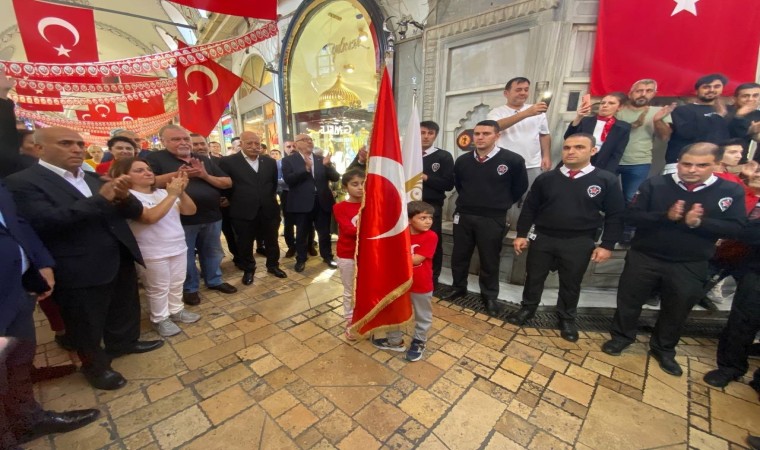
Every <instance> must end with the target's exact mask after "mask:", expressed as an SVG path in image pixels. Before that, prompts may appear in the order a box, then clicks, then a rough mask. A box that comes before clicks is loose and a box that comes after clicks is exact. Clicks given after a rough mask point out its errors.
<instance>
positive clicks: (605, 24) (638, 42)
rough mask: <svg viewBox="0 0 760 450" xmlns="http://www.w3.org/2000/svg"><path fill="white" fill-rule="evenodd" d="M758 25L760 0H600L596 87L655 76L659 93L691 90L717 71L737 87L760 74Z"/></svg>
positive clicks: (595, 90) (604, 89) (603, 90)
mask: <svg viewBox="0 0 760 450" xmlns="http://www.w3.org/2000/svg"><path fill="white" fill-rule="evenodd" d="M758 29H760V5H759V4H758V2H757V0H750V1H748V0H600V1H599V21H598V27H597V33H596V48H595V50H594V61H593V67H592V70H591V93H592V94H594V95H604V94H607V93H609V92H613V91H623V92H628V90H629V89H630V87H631V84H633V83H634V82H636V81H637V80H639V79H642V78H653V79H655V80H657V82H658V94H659V95H662V96H681V95H692V94H693V93H694V82H695V81H696V80H697V79H698V78H699V77H700V76H702V75H707V74H709V73H715V72H719V73H723V74H724V75H726V76H727V77H728V78H729V84H728V86H726V87H725V88H724V89H723V92H724V93H725V94H728V95H730V94H733V91H734V89H735V88H736V86H737V85H738V84H740V83H745V82H750V81H755V77H756V75H757V73H756V72H757V55H758V47H760V31H758Z"/></svg>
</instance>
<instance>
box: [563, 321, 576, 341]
mask: <svg viewBox="0 0 760 450" xmlns="http://www.w3.org/2000/svg"><path fill="white" fill-rule="evenodd" d="M559 335H560V336H562V339H564V340H566V341H570V342H576V341H577V340H578V327H577V326H576V325H575V322H574V321H571V320H560V321H559Z"/></svg>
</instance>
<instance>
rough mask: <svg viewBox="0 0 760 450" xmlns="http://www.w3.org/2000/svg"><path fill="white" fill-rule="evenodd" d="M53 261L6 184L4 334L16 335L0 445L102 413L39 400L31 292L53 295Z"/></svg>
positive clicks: (0, 411) (1, 263)
mask: <svg viewBox="0 0 760 450" xmlns="http://www.w3.org/2000/svg"><path fill="white" fill-rule="evenodd" d="M53 266H54V262H53V257H52V256H51V255H50V253H49V252H48V251H47V249H46V248H45V246H44V245H43V244H42V241H40V239H39V237H37V235H36V234H35V233H34V230H33V229H32V227H30V226H29V224H28V223H27V222H26V221H24V220H23V219H22V218H20V217H19V216H18V215H17V213H16V205H15V204H14V203H13V198H12V197H11V194H10V192H8V191H7V190H6V189H5V186H4V185H2V184H0V285H1V286H3V289H2V290H0V336H3V337H8V338H11V339H5V338H0V341H4V342H0V448H15V447H14V446H15V445H16V444H18V443H21V442H26V441H30V440H32V439H35V438H37V437H39V436H42V435H44V434H48V433H63V432H67V431H71V430H75V429H77V428H80V427H83V426H85V425H87V424H88V423H90V422H92V421H93V420H95V419H96V418H97V417H98V416H99V415H100V412H99V411H98V410H97V409H86V410H77V411H66V412H62V413H57V412H53V411H44V410H43V409H42V408H41V407H40V404H39V403H37V401H35V399H34V392H33V390H32V380H31V377H30V372H31V370H32V362H33V360H34V354H35V349H36V346H37V343H36V340H35V334H34V319H33V317H32V315H33V313H34V306H35V301H34V300H33V299H32V298H30V296H29V295H28V294H27V291H29V292H34V293H36V294H38V296H37V299H38V300H41V299H43V298H45V297H47V296H49V295H50V294H51V293H52V289H53V286H54V284H55V279H54V277H53ZM5 343H7V344H9V345H7V346H4V345H3V344H5ZM2 347H4V348H2Z"/></svg>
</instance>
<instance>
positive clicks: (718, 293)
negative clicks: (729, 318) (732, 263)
mask: <svg viewBox="0 0 760 450" xmlns="http://www.w3.org/2000/svg"><path fill="white" fill-rule="evenodd" d="M724 280H725V278H724V279H723V280H720V281H719V282H718V284H716V285H715V286H713V288H712V289H710V290H709V291H708V292H707V298H709V299H710V301H712V302H713V303H723V302H724V301H725V300H726V298H725V297H724V296H723V281H724Z"/></svg>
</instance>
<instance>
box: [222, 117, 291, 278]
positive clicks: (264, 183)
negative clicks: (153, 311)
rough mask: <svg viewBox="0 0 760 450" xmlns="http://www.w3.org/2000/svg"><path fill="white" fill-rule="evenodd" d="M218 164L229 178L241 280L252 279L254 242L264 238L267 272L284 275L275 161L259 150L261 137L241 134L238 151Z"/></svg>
mask: <svg viewBox="0 0 760 450" xmlns="http://www.w3.org/2000/svg"><path fill="white" fill-rule="evenodd" d="M219 168H221V169H222V170H223V171H224V172H225V173H226V174H227V175H229V176H230V178H232V189H230V191H229V192H228V193H227V197H228V198H229V201H230V218H231V219H232V227H233V229H234V230H235V236H236V239H237V245H238V249H237V253H238V258H239V259H240V263H239V265H240V267H241V269H242V270H243V284H245V285H250V284H252V283H253V272H254V270H255V269H256V261H255V260H254V258H253V242H254V240H256V239H263V240H264V248H265V253H266V257H267V272H269V273H271V274H273V275H274V276H276V277H278V278H286V277H287V275H285V272H283V271H282V270H281V269H280V267H279V266H280V246H279V244H278V243H277V231H278V230H279V229H280V207H279V205H278V204H277V161H275V160H274V159H272V158H270V157H269V156H266V155H262V154H261V138H260V137H259V136H258V135H257V134H256V133H254V132H251V131H244V132H243V133H242V134H241V135H240V151H239V152H238V153H235V154H234V155H230V156H225V157H224V158H222V159H221V160H220V161H219Z"/></svg>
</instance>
